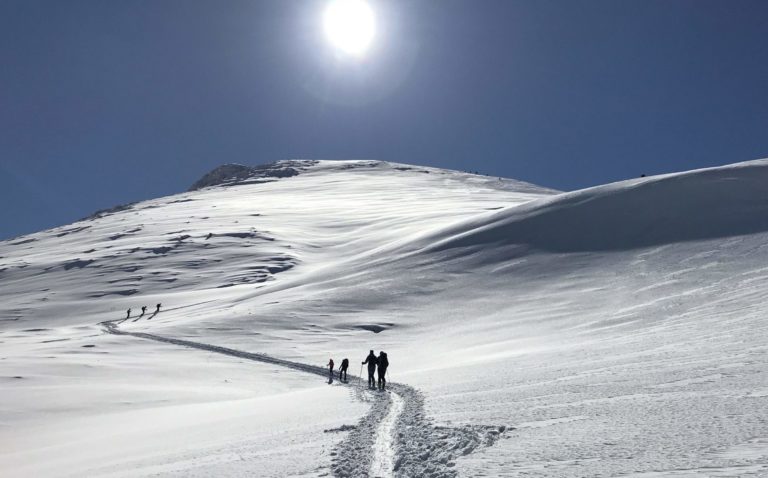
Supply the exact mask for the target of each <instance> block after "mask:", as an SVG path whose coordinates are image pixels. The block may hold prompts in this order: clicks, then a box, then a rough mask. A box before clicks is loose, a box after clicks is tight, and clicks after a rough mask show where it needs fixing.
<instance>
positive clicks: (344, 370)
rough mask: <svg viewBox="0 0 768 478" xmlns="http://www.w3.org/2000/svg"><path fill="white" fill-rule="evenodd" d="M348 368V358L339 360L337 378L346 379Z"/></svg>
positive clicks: (343, 380)
mask: <svg viewBox="0 0 768 478" xmlns="http://www.w3.org/2000/svg"><path fill="white" fill-rule="evenodd" d="M348 368H349V359H344V360H342V361H341V368H340V369H339V380H341V381H342V382H346V381H347V369H348Z"/></svg>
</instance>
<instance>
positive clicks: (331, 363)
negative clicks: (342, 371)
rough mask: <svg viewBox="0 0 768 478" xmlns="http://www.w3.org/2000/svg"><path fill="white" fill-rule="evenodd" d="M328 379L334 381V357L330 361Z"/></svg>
mask: <svg viewBox="0 0 768 478" xmlns="http://www.w3.org/2000/svg"><path fill="white" fill-rule="evenodd" d="M328 367H329V368H328V380H331V381H333V359H331V360H329V361H328Z"/></svg>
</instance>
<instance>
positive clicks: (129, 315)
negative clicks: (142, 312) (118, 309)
mask: <svg viewBox="0 0 768 478" xmlns="http://www.w3.org/2000/svg"><path fill="white" fill-rule="evenodd" d="M125 318H126V319H130V318H131V309H128V315H126V316H125Z"/></svg>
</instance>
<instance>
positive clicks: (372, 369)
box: [363, 350, 379, 388]
mask: <svg viewBox="0 0 768 478" xmlns="http://www.w3.org/2000/svg"><path fill="white" fill-rule="evenodd" d="M378 363H379V359H378V358H376V354H375V353H373V350H371V351H370V353H368V356H367V357H366V358H365V362H363V365H365V364H368V388H376V377H375V376H374V375H375V374H376V365H377V364H378Z"/></svg>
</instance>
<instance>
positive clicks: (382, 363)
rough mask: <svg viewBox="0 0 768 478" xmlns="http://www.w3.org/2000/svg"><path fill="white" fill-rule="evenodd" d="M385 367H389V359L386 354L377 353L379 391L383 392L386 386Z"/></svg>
mask: <svg viewBox="0 0 768 478" xmlns="http://www.w3.org/2000/svg"><path fill="white" fill-rule="evenodd" d="M387 367H389V359H388V358H387V354H386V352H379V390H384V388H385V387H386V386H387V379H386V378H385V375H387Z"/></svg>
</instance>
